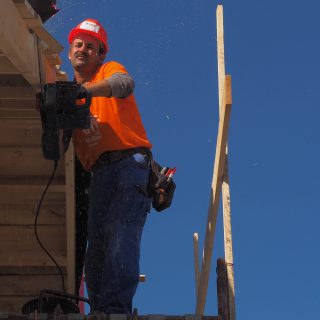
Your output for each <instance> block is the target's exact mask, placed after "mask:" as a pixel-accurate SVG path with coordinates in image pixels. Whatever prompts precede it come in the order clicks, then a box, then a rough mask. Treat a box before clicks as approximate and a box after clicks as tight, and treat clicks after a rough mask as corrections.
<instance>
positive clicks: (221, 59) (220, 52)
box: [216, 5, 236, 320]
mask: <svg viewBox="0 0 320 320" xmlns="http://www.w3.org/2000/svg"><path fill="white" fill-rule="evenodd" d="M216 17H217V57H218V83H219V110H220V112H221V108H222V103H223V99H222V97H223V93H224V79H225V51H224V24H223V6H221V5H219V6H218V7H217V12H216ZM228 94H230V95H231V90H230V92H228ZM229 99H232V98H231V96H230V97H229ZM228 167H229V165H228V145H227V146H226V158H225V166H224V174H223V182H222V208H223V230H224V232H223V235H224V252H225V261H226V268H227V275H228V277H227V278H228V286H229V289H228V295H229V303H228V305H229V311H230V320H235V318H236V313H235V292H234V272H233V249H232V230H231V206H230V184H229V172H228Z"/></svg>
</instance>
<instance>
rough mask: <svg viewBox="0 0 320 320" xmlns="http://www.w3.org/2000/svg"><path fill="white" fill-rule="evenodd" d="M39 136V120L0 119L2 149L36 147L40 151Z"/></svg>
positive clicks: (0, 144) (40, 130) (40, 131)
mask: <svg viewBox="0 0 320 320" xmlns="http://www.w3.org/2000/svg"><path fill="white" fill-rule="evenodd" d="M33 112H34V113H35V112H36V111H35V110H34V111H33ZM0 115H1V113H0ZM41 134H42V129H41V122H40V119H39V118H29V119H26V118H4V119H3V118H0V146H2V147H4V146H6V147H38V148H39V149H40V148H41Z"/></svg>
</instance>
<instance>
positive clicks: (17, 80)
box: [0, 74, 35, 98]
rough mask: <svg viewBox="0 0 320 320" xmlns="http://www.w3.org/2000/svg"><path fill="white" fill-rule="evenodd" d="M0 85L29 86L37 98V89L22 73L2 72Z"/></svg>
mask: <svg viewBox="0 0 320 320" xmlns="http://www.w3.org/2000/svg"><path fill="white" fill-rule="evenodd" d="M0 87H6V88H7V87H28V88H30V91H31V92H34V93H33V95H34V96H33V97H34V98H35V91H34V90H32V87H31V86H30V85H29V83H28V81H27V80H26V79H25V78H24V77H23V76H22V75H21V74H0Z"/></svg>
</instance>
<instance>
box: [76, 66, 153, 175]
mask: <svg viewBox="0 0 320 320" xmlns="http://www.w3.org/2000/svg"><path fill="white" fill-rule="evenodd" d="M115 73H125V74H127V73H128V72H127V71H126V69H125V68H124V67H123V66H122V65H121V64H119V63H117V62H114V61H110V62H107V63H105V64H103V65H102V66H101V67H100V68H99V69H98V71H97V73H96V75H95V76H94V77H93V79H92V80H91V81H89V82H90V83H96V82H98V81H100V80H103V79H108V78H109V77H111V76H112V75H113V74H115ZM90 112H91V115H92V117H91V127H90V129H76V130H74V132H73V144H74V148H75V152H76V154H77V156H78V158H79V160H80V162H81V163H82V165H83V167H84V168H85V169H86V170H90V168H91V167H92V166H93V164H94V163H95V162H96V161H97V159H98V158H99V156H100V155H101V154H102V153H104V152H106V151H115V150H124V149H131V148H137V147H146V148H151V147H152V145H151V143H150V142H149V140H148V138H147V135H146V131H145V129H144V126H143V124H142V121H141V117H140V114H139V110H138V106H137V103H136V101H135V98H134V96H133V94H131V95H130V96H128V97H127V98H115V97H111V98H105V97H93V98H92V102H91V106H90Z"/></svg>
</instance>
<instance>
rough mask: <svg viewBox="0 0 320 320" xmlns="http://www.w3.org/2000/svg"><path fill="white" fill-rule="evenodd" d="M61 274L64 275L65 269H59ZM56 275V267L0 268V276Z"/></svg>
mask: <svg viewBox="0 0 320 320" xmlns="http://www.w3.org/2000/svg"><path fill="white" fill-rule="evenodd" d="M61 271H62V274H64V275H66V274H67V270H66V268H65V267H62V268H61ZM24 274H25V275H35V276H37V275H57V274H60V273H58V270H57V267H56V266H51V267H42V266H30V267H24V266H20V267H16V266H0V275H5V276H10V275H11V276H14V275H24Z"/></svg>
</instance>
